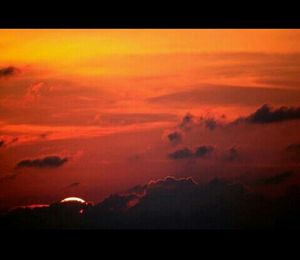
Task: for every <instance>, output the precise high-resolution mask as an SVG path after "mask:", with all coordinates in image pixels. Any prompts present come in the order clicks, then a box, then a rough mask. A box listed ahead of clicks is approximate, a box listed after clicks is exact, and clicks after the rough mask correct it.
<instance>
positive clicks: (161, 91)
mask: <svg viewBox="0 0 300 260" xmlns="http://www.w3.org/2000/svg"><path fill="white" fill-rule="evenodd" d="M0 48H1V52H0V88H1V90H0V136H1V139H0V141H1V140H3V141H4V143H5V146H3V147H0V160H1V166H0V170H1V173H2V174H1V176H7V175H10V174H14V172H15V171H17V172H18V176H17V177H16V178H15V179H13V180H12V181H9V182H6V181H3V182H0V185H1V186H3V188H1V190H2V191H1V194H0V199H1V198H2V201H5V200H12V201H13V200H14V199H15V200H16V201H19V203H21V202H22V198H25V197H26V198H29V200H30V201H32V202H35V203H42V202H43V201H42V199H40V198H39V197H38V194H39V193H41V194H42V195H43V196H44V197H43V198H47V196H48V195H49V193H50V194H51V196H52V197H55V198H58V197H59V198H60V197H61V196H62V195H69V194H68V192H69V190H66V189H63V187H64V186H68V185H69V184H70V183H72V182H80V183H82V185H80V186H79V187H78V188H77V189H78V190H76V189H75V190H74V191H72V192H74V193H76V194H70V195H74V196H75V195H82V196H83V195H84V196H88V197H89V196H90V197H91V199H93V200H94V199H95V200H97V199H101V198H102V197H103V196H104V195H106V194H109V193H110V192H113V191H118V190H121V189H125V187H128V186H130V185H131V184H138V183H139V182H141V181H148V180H149V179H151V178H154V177H161V176H164V175H168V174H169V170H170V169H173V170H174V165H173V164H172V163H171V162H170V161H169V160H168V159H167V158H166V157H165V154H166V153H167V152H168V151H169V150H170V149H172V146H171V147H170V146H169V144H168V143H165V133H166V131H168V130H170V129H172V128H174V127H176V125H177V124H178V122H179V121H180V120H181V118H182V117H183V116H184V115H185V114H186V113H192V114H194V115H197V116H204V117H216V118H218V119H221V118H222V120H225V121H230V120H234V119H236V118H237V117H239V116H245V115H247V114H249V113H251V112H253V111H255V110H256V109H257V108H258V107H259V106H261V105H262V104H264V103H268V104H272V105H274V106H280V105H288V106H297V105H299V104H300V92H299V85H298V84H299V83H300V76H299V75H300V73H299V72H300V69H299V68H300V67H299V64H300V30H274V29H272V30H237V29H232V30H224V29H222V30H213V29H210V30H206V29H205V30H204V29H203V30H195V29H193V30H187V29H184V30H177V29H172V30H158V29H155V30H150V29H147V30H141V29H136V30H128V29H126V30H125V29H122V30H75V29H72V30H65V29H64V30H61V29H59V30H58V29H55V30H54V29H53V30H0ZM9 66H13V67H14V68H16V69H15V72H14V73H12V75H4V73H2V74H1V70H3V69H5V68H7V67H9ZM224 115H225V116H224ZM292 136H293V138H296V137H295V136H294V135H293V134H292ZM14 138H18V141H13V140H14ZM230 138H233V137H230ZM217 139H218V142H221V141H222V140H221V139H222V138H221V139H220V138H219V137H215V139H214V138H212V136H210V134H207V133H204V135H203V139H202V141H201V142H208V140H211V142H214V140H217ZM219 139H220V140H219ZM282 142H283V141H282ZM285 142H288V141H285ZM224 145H225V144H224ZM226 145H229V144H227V143H226ZM51 154H59V155H65V156H69V157H72V158H73V159H72V160H71V161H70V162H68V163H67V164H66V165H64V166H63V167H61V168H57V169H50V170H45V171H44V170H41V171H42V172H43V174H39V173H38V172H37V171H36V169H22V170H15V168H14V166H15V165H16V163H17V162H18V161H20V160H22V159H26V158H40V157H43V156H47V155H51ZM143 156H145V157H147V158H148V159H147V160H136V159H134V158H140V157H142V158H143ZM149 165H151V166H150V167H149ZM152 165H153V166H152ZM145 169H146V170H145ZM150 169H151V170H152V171H150ZM22 171H24V172H26V173H27V172H29V174H28V175H26V174H23V173H22ZM19 172H21V173H19ZM141 172H143V174H142V173H141ZM24 183H26V185H25V186H24V185H22V184H24ZM99 190H100V191H99ZM12 191H17V194H18V196H19V197H18V196H17V197H18V198H15V197H14V196H13V193H12ZM42 195H41V196H42ZM52 197H51V198H52ZM36 200H41V201H36ZM16 201H15V202H14V203H17V202H16ZM24 201H25V199H24ZM1 203H3V205H4V204H5V203H4V202H1ZM11 203H13V202H11Z"/></svg>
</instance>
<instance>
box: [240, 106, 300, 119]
mask: <svg viewBox="0 0 300 260" xmlns="http://www.w3.org/2000/svg"><path fill="white" fill-rule="evenodd" d="M295 119H300V107H285V106H282V107H279V108H277V109H272V108H271V107H270V106H269V105H267V104H265V105H263V106H261V107H260V108H259V109H257V110H256V111H255V112H254V113H253V114H251V115H249V116H248V117H244V118H239V119H238V120H237V121H236V122H240V121H245V122H248V123H253V124H267V123H274V122H281V121H287V120H295Z"/></svg>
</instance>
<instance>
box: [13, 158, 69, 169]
mask: <svg viewBox="0 0 300 260" xmlns="http://www.w3.org/2000/svg"><path fill="white" fill-rule="evenodd" d="M67 161H68V158H61V157H59V156H47V157H45V158H41V159H33V160H29V159H28V160H22V161H20V162H18V163H17V166H16V167H17V168H24V167H32V168H56V167H60V166H62V165H63V164H65V163H66V162H67Z"/></svg>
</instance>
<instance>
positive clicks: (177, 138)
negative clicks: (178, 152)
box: [168, 131, 182, 144]
mask: <svg viewBox="0 0 300 260" xmlns="http://www.w3.org/2000/svg"><path fill="white" fill-rule="evenodd" d="M168 139H169V141H170V142H171V143H173V144H178V143H180V142H181V141H182V134H181V133H180V132H179V131H174V132H172V133H169V134H168Z"/></svg>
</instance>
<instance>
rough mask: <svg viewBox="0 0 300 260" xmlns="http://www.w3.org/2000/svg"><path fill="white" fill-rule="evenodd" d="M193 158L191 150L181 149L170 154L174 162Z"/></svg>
mask: <svg viewBox="0 0 300 260" xmlns="http://www.w3.org/2000/svg"><path fill="white" fill-rule="evenodd" d="M193 156H194V153H193V151H191V150H190V149H189V148H183V149H179V150H177V151H175V152H173V153H170V154H169V157H170V158H171V159H173V160H178V159H186V158H191V157H193Z"/></svg>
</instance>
